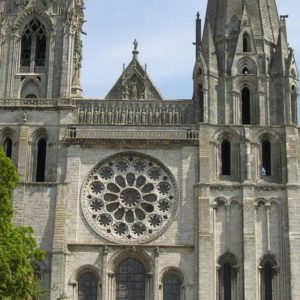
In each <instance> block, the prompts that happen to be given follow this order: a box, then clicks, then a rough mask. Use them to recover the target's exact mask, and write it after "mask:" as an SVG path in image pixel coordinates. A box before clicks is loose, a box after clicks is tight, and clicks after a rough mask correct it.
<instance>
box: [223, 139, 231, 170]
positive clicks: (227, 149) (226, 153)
mask: <svg viewBox="0 0 300 300" xmlns="http://www.w3.org/2000/svg"><path fill="white" fill-rule="evenodd" d="M230 154H231V145H230V142H229V141H227V140H225V141H223V142H222V145H221V160H222V175H230V174H231V157H230Z"/></svg>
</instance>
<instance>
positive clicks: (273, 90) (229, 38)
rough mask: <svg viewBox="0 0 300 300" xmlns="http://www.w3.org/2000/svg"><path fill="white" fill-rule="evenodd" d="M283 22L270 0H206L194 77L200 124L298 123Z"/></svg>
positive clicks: (294, 82)
mask: <svg viewBox="0 0 300 300" xmlns="http://www.w3.org/2000/svg"><path fill="white" fill-rule="evenodd" d="M285 18H286V17H285V16H281V17H280V18H279V16H278V13H277V8H276V4H275V1H274V0H271V1H267V0H248V1H243V0H229V1H221V0H220V1H218V0H213V1H208V8H207V15H206V21H205V27H204V34H203V39H202V42H201V44H200V43H198V51H199V53H198V60H197V64H196V67H195V74H194V78H195V97H196V98H198V99H199V97H200V98H201V97H203V101H202V100H200V102H201V104H199V105H200V112H199V113H198V118H199V120H200V121H201V122H202V121H203V122H210V123H214V124H236V125H237V124H244V125H250V124H251V125H255V124H257V125H279V124H295V123H297V107H296V101H295V94H296V93H297V88H296V87H297V76H298V75H297V67H296V64H295V58H294V53H293V50H292V49H291V48H289V47H288V42H287V33H286V22H285ZM202 94H203V95H202Z"/></svg>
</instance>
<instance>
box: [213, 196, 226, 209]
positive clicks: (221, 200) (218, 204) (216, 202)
mask: <svg viewBox="0 0 300 300" xmlns="http://www.w3.org/2000/svg"><path fill="white" fill-rule="evenodd" d="M227 204H228V200H227V199H226V198H224V197H218V198H216V199H215V200H214V205H215V206H216V207H217V208H218V207H222V206H225V205H227Z"/></svg>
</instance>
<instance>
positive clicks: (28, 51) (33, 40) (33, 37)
mask: <svg viewBox="0 0 300 300" xmlns="http://www.w3.org/2000/svg"><path fill="white" fill-rule="evenodd" d="M46 45H47V38H46V30H45V27H44V25H43V24H42V23H41V22H39V21H38V20H36V19H34V20H32V21H31V22H29V23H28V24H27V25H26V26H25V28H24V31H23V35H22V44H21V66H22V67H30V65H31V63H33V62H34V63H35V65H36V66H37V67H42V66H45V61H46V48H47V47H46Z"/></svg>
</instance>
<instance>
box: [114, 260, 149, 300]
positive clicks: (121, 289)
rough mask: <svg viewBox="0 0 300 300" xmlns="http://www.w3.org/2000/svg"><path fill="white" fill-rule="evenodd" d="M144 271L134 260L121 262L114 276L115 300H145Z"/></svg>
mask: <svg viewBox="0 0 300 300" xmlns="http://www.w3.org/2000/svg"><path fill="white" fill-rule="evenodd" d="M145 279H146V277H145V269H144V267H143V265H142V264H141V263H140V262H139V261H137V260H136V259H133V258H129V259H127V260H125V261H124V262H122V263H121V264H120V266H119V268H118V271H117V276H116V283H117V285H116V289H117V291H116V292H117V293H116V294H117V295H116V300H145Z"/></svg>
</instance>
